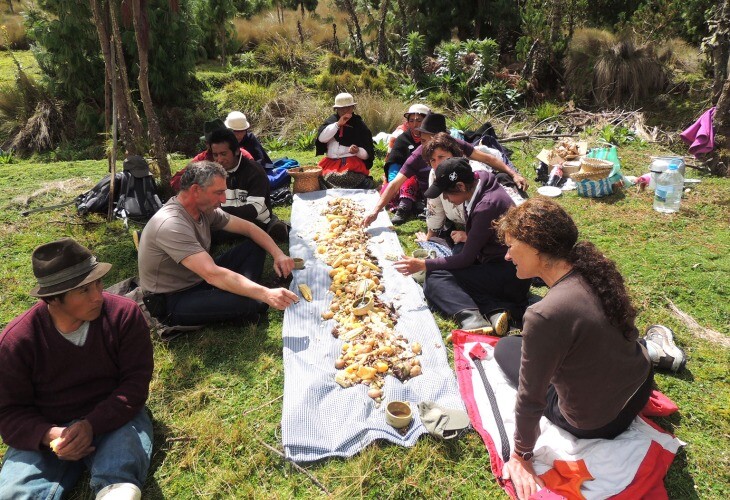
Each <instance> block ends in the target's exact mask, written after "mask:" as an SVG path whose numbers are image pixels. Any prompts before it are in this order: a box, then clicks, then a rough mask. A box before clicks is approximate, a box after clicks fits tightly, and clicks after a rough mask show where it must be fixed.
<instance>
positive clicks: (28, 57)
mask: <svg viewBox="0 0 730 500" xmlns="http://www.w3.org/2000/svg"><path fill="white" fill-rule="evenodd" d="M13 54H14V55H15V58H16V59H17V60H18V62H19V63H20V66H21V67H22V68H23V70H25V71H27V72H28V74H29V75H32V76H33V77H34V78H36V79H38V78H39V77H40V69H39V68H38V63H37V62H36V60H35V57H33V54H32V53H31V51H29V50H16V51H13ZM16 71H17V66H15V63H14V62H13V59H12V58H11V57H10V53H9V52H8V51H5V50H0V85H1V84H4V83H13V82H14V81H15V76H16Z"/></svg>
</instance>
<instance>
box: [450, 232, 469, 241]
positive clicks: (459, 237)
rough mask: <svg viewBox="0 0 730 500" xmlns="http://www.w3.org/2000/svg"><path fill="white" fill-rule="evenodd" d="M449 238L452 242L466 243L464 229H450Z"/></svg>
mask: <svg viewBox="0 0 730 500" xmlns="http://www.w3.org/2000/svg"><path fill="white" fill-rule="evenodd" d="M451 239H452V240H454V243H466V231H451Z"/></svg>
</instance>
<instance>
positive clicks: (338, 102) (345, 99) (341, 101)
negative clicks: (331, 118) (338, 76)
mask: <svg viewBox="0 0 730 500" xmlns="http://www.w3.org/2000/svg"><path fill="white" fill-rule="evenodd" d="M356 104H357V103H356V102H355V98H354V97H352V94H348V93H347V92H343V93H341V94H337V96H336V97H335V105H334V106H332V107H333V108H335V109H337V108H346V107H348V106H354V105H356Z"/></svg>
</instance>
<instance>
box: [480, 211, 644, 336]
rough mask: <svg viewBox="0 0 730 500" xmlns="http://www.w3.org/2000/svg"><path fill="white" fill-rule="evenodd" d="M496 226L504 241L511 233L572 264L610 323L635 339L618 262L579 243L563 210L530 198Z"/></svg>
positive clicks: (632, 313)
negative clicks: (591, 290) (586, 283)
mask: <svg viewBox="0 0 730 500" xmlns="http://www.w3.org/2000/svg"><path fill="white" fill-rule="evenodd" d="M494 224H495V227H496V229H497V233H498V235H499V238H500V239H501V240H502V241H504V238H505V235H507V234H509V235H510V236H511V237H512V238H515V239H517V240H519V241H521V242H523V243H526V244H528V245H530V246H531V247H533V248H535V249H536V250H538V251H539V252H540V253H541V254H544V255H547V256H549V257H552V258H554V259H559V260H564V261H567V262H569V263H570V264H571V265H572V266H573V269H574V270H575V271H576V272H578V273H580V275H581V276H582V277H583V279H585V280H586V281H587V282H588V284H589V285H590V287H591V288H592V289H593V292H594V293H595V294H596V295H597V296H598V299H599V301H600V302H601V305H602V306H603V312H604V314H605V315H606V317H607V318H608V321H609V322H610V323H611V324H612V325H613V326H615V327H616V328H618V329H619V330H621V332H622V333H623V335H624V337H625V338H626V339H627V340H636V338H637V337H638V331H637V330H636V325H635V323H634V321H635V319H636V309H635V308H634V306H633V305H632V304H631V299H630V298H629V294H628V291H627V290H626V285H625V284H624V279H623V277H622V276H621V273H620V272H619V271H618V268H617V267H616V263H615V262H614V261H612V260H611V259H609V258H608V257H606V256H605V255H603V253H601V252H600V251H599V250H598V248H596V246H595V245H594V244H593V243H590V242H588V241H581V242H578V228H577V227H576V225H575V222H573V219H572V218H571V217H570V215H568V213H567V212H566V211H565V210H563V207H561V206H560V205H558V204H557V203H555V202H554V201H552V200H548V199H545V198H531V199H529V200H527V201H525V202H524V203H523V204H522V205H520V206H519V207H512V208H510V209H509V211H508V212H507V213H506V214H504V215H503V216H502V217H501V218H500V219H499V220H497V221H496V222H495V223H494Z"/></svg>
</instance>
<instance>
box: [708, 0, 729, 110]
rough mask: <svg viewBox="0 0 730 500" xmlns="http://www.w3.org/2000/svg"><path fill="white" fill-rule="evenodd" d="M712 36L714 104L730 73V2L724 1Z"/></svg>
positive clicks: (711, 26)
mask: <svg viewBox="0 0 730 500" xmlns="http://www.w3.org/2000/svg"><path fill="white" fill-rule="evenodd" d="M710 36H711V37H714V41H713V45H714V47H713V49H712V54H711V55H712V59H713V70H714V83H713V86H712V90H713V95H712V102H718V100H719V99H720V93H721V92H722V91H723V85H724V83H725V80H726V79H727V77H728V71H730V0H724V2H723V4H722V6H721V7H719V8H718V11H717V14H716V15H715V19H714V20H713V21H712V22H711V23H710Z"/></svg>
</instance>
